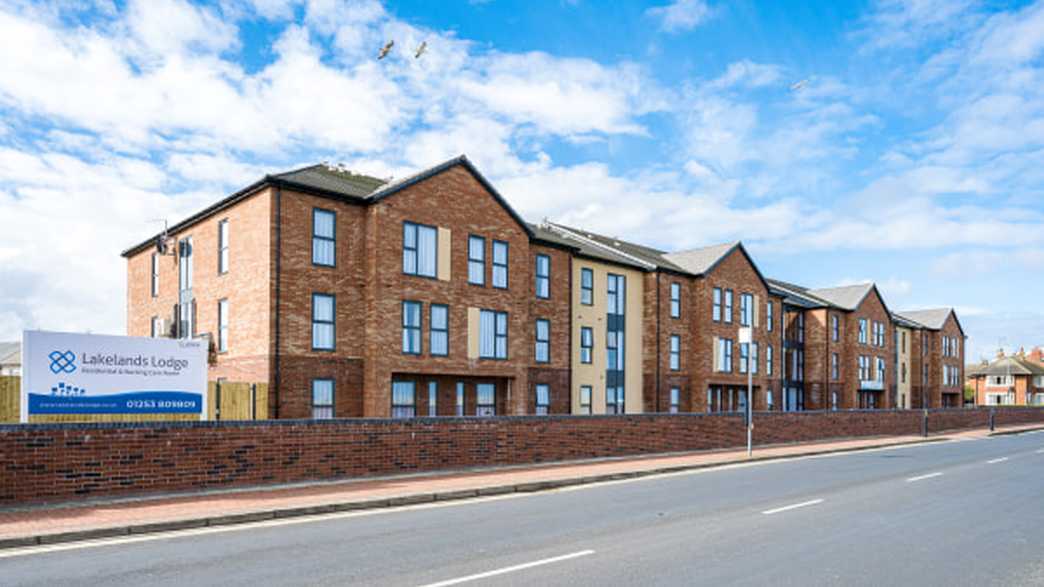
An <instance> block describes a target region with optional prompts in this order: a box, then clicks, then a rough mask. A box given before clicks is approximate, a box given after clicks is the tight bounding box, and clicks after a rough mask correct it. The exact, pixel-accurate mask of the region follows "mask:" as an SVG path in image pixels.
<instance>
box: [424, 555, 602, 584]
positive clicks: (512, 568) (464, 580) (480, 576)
mask: <svg viewBox="0 0 1044 587" xmlns="http://www.w3.org/2000/svg"><path fill="white" fill-rule="evenodd" d="M594 552H595V551H593V550H581V551H579V552H571V553H569V554H563V555H562V556H555V557H551V558H545V559H540V560H538V561H533V562H528V563H522V564H520V565H512V566H510V567H503V568H500V569H494V570H492V571H486V572H485V573H476V574H474V575H467V576H465V577H457V578H456V579H447V580H445V581H439V582H438V583H429V584H427V585H424V586H423V587H448V586H449V585H459V584H461V583H467V582H469V581H478V580H479V579H488V578H489V577H496V576H497V575H504V574H507V573H514V572H517V571H524V570H526V569H531V568H533V567H539V566H543V565H550V564H554V563H560V562H562V561H567V560H570V559H574V558H580V557H582V556H588V555H591V554H594Z"/></svg>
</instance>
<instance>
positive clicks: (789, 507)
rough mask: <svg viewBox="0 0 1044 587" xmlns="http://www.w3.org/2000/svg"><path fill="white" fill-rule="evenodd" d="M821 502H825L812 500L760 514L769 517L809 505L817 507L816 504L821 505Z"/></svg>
mask: <svg viewBox="0 0 1044 587" xmlns="http://www.w3.org/2000/svg"><path fill="white" fill-rule="evenodd" d="M823 501H825V500H822V499H813V500H809V501H803V502H801V503H795V504H791V505H785V506H783V507H779V508H775V509H771V510H765V511H763V512H761V513H763V514H765V515H766V516H771V515H772V514H778V513H780V512H787V511H790V510H796V509H798V508H803V507H808V506H810V505H818V504H821V503H823Z"/></svg>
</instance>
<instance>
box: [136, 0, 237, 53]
mask: <svg viewBox="0 0 1044 587" xmlns="http://www.w3.org/2000/svg"><path fill="white" fill-rule="evenodd" d="M125 22H126V25H127V27H128V29H129V30H130V34H131V36H132V37H133V38H134V39H135V40H136V41H137V42H138V43H140V44H141V46H142V47H143V48H144V49H145V50H147V51H149V52H151V53H154V54H156V55H158V56H163V55H170V54H172V53H181V52H184V51H186V50H200V51H205V52H219V51H223V50H225V49H229V48H231V47H233V46H235V45H236V44H237V43H238V31H237V30H236V27H235V26H233V25H231V24H229V23H227V22H225V21H224V20H222V18H221V16H220V15H219V14H217V13H216V12H215V11H213V10H211V9H209V8H203V7H199V6H193V5H192V4H189V3H188V2H186V1H185V0H132V1H131V2H130V3H129V4H128V6H127V13H126V19H125Z"/></svg>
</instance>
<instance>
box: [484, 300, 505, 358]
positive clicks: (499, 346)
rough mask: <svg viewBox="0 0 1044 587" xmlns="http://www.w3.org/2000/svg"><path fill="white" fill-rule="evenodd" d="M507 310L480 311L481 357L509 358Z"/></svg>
mask: <svg viewBox="0 0 1044 587" xmlns="http://www.w3.org/2000/svg"><path fill="white" fill-rule="evenodd" d="M507 325H508V315H507V312H495V311H493V310H482V311H480V312H479V358H482V359H506V358H508V350H507V348H508V346H507V345H508V331H507Z"/></svg>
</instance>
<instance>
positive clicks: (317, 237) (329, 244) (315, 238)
mask: <svg viewBox="0 0 1044 587" xmlns="http://www.w3.org/2000/svg"><path fill="white" fill-rule="evenodd" d="M336 226H337V215H336V214H335V213H333V212H331V211H329V210H323V209H321V208H314V209H313V210H312V264H313V265H323V266H325V267H333V266H334V265H336V264H337V253H336V250H337V246H336V245H337V228H336Z"/></svg>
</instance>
